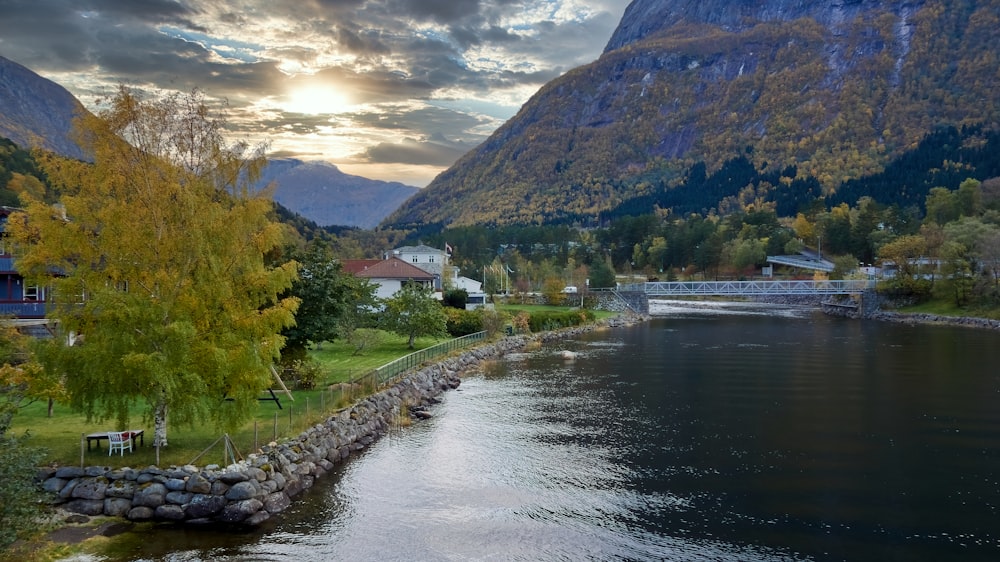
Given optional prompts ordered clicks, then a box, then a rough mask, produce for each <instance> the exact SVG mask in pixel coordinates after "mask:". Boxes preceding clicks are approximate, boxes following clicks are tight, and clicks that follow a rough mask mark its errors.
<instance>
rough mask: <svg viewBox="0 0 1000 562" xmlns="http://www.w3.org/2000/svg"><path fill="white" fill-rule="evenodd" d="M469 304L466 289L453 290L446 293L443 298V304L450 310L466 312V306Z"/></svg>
mask: <svg viewBox="0 0 1000 562" xmlns="http://www.w3.org/2000/svg"><path fill="white" fill-rule="evenodd" d="M468 302H469V292H468V291H466V290H465V289H451V290H449V291H445V292H444V294H443V295H442V296H441V304H443V305H445V306H446V307H449V308H457V309H459V310H465V305H466V304H468Z"/></svg>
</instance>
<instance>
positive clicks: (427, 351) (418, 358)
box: [374, 332, 486, 386]
mask: <svg viewBox="0 0 1000 562" xmlns="http://www.w3.org/2000/svg"><path fill="white" fill-rule="evenodd" d="M484 339H486V332H476V333H475V334H469V335H467V336H462V337H460V338H455V339H452V340H448V341H446V342H442V343H439V344H437V345H432V346H430V347H427V348H424V349H421V350H420V351H415V352H413V353H411V354H409V355H404V356H403V357H400V358H399V359H396V360H395V361H393V362H391V363H386V364H385V365H382V366H381V367H379V368H377V369H375V374H374V376H375V377H376V381H375V382H376V383H377V385H378V386H383V385H386V384H390V383H392V382H395V380H396V379H397V378H399V376H400V375H401V374H402V373H404V372H406V371H408V370H410V369H412V368H414V367H418V366H420V365H421V364H423V363H424V362H425V361H429V360H431V359H435V358H437V357H441V356H442V355H447V354H448V353H451V352H452V351H455V350H456V349H464V348H466V347H469V346H470V345H472V344H474V343H477V342H481V341H483V340H484Z"/></svg>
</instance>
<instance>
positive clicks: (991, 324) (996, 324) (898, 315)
mask: <svg viewBox="0 0 1000 562" xmlns="http://www.w3.org/2000/svg"><path fill="white" fill-rule="evenodd" d="M869 318H871V319H872V320H882V321H885V322H896V323H898V324H942V325H948V326H965V327H968V328H987V329H990V330H1000V320H992V319H990V318H973V317H969V316H939V315H937V314H924V313H912V312H907V313H903V312H888V311H883V310H880V311H878V312H876V313H874V314H873V315H871V316H870V317H869Z"/></svg>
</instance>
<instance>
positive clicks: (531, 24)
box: [0, 0, 628, 187]
mask: <svg viewBox="0 0 1000 562" xmlns="http://www.w3.org/2000/svg"><path fill="white" fill-rule="evenodd" d="M627 4H628V0H590V1H584V0H495V1H492V2H489V1H486V0H417V1H404V0H270V1H267V2H264V1H262V0H244V1H241V2H228V1H227V2H212V1H209V0H177V1H174V0H80V1H74V2H67V1H65V0H0V56H4V57H6V58H8V59H10V60H12V61H14V62H16V63H18V64H21V65H24V66H26V67H28V68H30V69H31V70H32V71H34V72H36V73H38V74H40V75H42V76H44V77H45V78H48V79H50V80H53V81H54V82H57V83H59V84H60V85H62V86H64V87H65V88H66V89H68V90H69V91H70V92H71V93H73V94H74V95H75V96H76V97H77V98H78V99H80V101H81V102H82V103H83V104H84V105H85V106H86V107H88V108H90V109H95V108H96V105H97V103H98V100H99V99H101V98H105V97H107V96H108V95H111V94H113V93H114V92H115V90H116V89H117V86H118V85H119V84H125V85H127V86H130V87H132V88H135V89H137V90H138V91H140V92H169V91H190V90H192V89H195V88H197V89H200V90H202V91H203V92H205V94H206V95H207V96H208V97H209V99H212V100H218V101H221V100H225V102H226V103H227V104H228V109H227V114H228V116H229V122H230V125H231V129H232V131H231V133H232V134H233V135H235V136H239V137H245V138H249V139H251V140H253V141H255V142H259V141H265V140H266V141H268V142H269V143H270V146H271V153H270V156H272V157H294V158H299V159H303V160H323V161H327V162H330V163H332V164H335V165H337V166H338V167H339V168H340V169H341V170H342V171H344V172H346V173H350V174H355V175H360V176H364V177H369V178H372V179H381V180H386V181H400V182H403V183H406V184H409V185H415V186H418V187H422V186H424V185H426V184H427V183H429V182H430V181H431V180H432V179H433V177H434V176H436V175H437V174H438V173H440V172H442V171H444V170H445V169H446V168H447V167H448V166H450V165H451V164H452V163H453V162H454V161H455V160H457V159H458V158H459V157H460V156H461V155H462V154H464V153H465V152H467V151H468V150H470V149H471V148H473V147H475V146H476V145H478V144H480V143H481V142H482V141H484V140H485V139H486V138H487V137H488V136H489V135H490V134H491V133H492V132H493V131H494V130H496V128H497V127H499V126H500V125H501V124H503V122H505V121H506V120H507V119H509V118H510V117H512V116H513V115H514V114H515V113H516V112H517V110H518V109H519V108H520V107H521V105H522V104H524V102H526V101H527V100H528V98H530V97H531V95H533V94H534V93H535V92H536V91H537V90H538V89H539V88H540V87H541V86H542V85H544V84H545V83H546V82H548V81H550V80H552V79H553V78H556V77H557V76H559V75H561V74H563V73H565V72H566V71H568V70H570V69H572V68H574V67H577V66H581V65H584V64H588V63H590V62H592V61H594V60H596V59H597V58H598V56H599V55H600V53H601V52H602V51H603V49H604V46H605V45H606V44H607V41H608V39H610V37H611V34H612V32H613V31H614V29H615V27H616V26H617V24H618V22H619V20H620V19H621V15H622V13H623V12H624V10H625V7H626V5H627Z"/></svg>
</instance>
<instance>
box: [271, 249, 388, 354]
mask: <svg viewBox="0 0 1000 562" xmlns="http://www.w3.org/2000/svg"><path fill="white" fill-rule="evenodd" d="M294 257H295V258H296V261H297V262H299V263H300V266H299V277H298V279H297V280H296V281H295V282H294V283H293V284H292V288H291V290H290V291H289V292H288V295H290V296H293V297H295V298H297V299H299V301H300V304H299V308H298V310H297V311H296V312H295V325H294V326H290V327H288V328H285V330H284V332H283V334H284V336H285V349H284V351H283V352H282V357H283V360H285V361H286V362H287V360H289V359H292V360H300V361H301V360H303V359H304V358H305V354H306V349H307V347H308V346H309V344H310V343H321V342H324V341H330V340H333V339H335V338H336V337H337V336H338V334H339V333H341V329H342V328H343V326H344V325H345V322H346V321H349V320H353V318H345V317H348V316H353V315H355V314H356V313H357V311H356V309H357V306H358V303H365V302H366V303H369V304H374V299H375V296H374V290H375V289H374V287H373V286H372V285H371V284H370V283H369V282H367V280H364V279H359V278H357V277H355V276H353V275H351V274H350V273H345V272H344V270H343V268H342V266H341V264H340V262H339V261H337V260H336V259H335V258H334V257H333V254H332V252H331V251H330V249H329V246H327V245H326V244H325V243H323V242H321V241H313V242H310V243H309V244H308V245H307V246H306V248H305V250H303V251H302V252H299V253H297V255H295V256H294ZM366 292H367V294H365V293H366Z"/></svg>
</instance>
